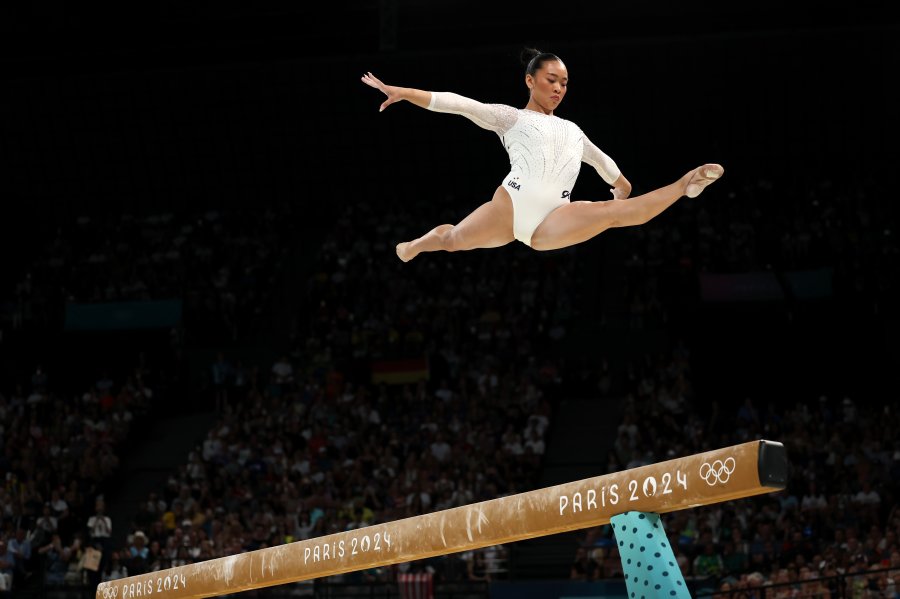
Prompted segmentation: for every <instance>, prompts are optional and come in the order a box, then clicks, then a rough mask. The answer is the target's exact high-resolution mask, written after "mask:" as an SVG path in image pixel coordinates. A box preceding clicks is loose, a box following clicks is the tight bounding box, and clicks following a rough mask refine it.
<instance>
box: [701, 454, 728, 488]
mask: <svg viewBox="0 0 900 599" xmlns="http://www.w3.org/2000/svg"><path fill="white" fill-rule="evenodd" d="M736 465H737V464H736V462H735V461H734V458H726V459H725V460H724V461H722V460H716V461H715V462H713V463H712V464H709V463H704V464H703V465H702V466H700V478H702V479H703V480H705V481H706V484H708V485H709V486H710V487H712V486H713V485H715V484H716V483H722V484H725V483H727V482H728V479H729V478H731V473H732V472H734V467H735V466H736Z"/></svg>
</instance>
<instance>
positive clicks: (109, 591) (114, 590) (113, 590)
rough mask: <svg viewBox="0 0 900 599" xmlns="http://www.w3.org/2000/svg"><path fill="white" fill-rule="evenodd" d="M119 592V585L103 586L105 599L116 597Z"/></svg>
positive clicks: (114, 598)
mask: <svg viewBox="0 0 900 599" xmlns="http://www.w3.org/2000/svg"><path fill="white" fill-rule="evenodd" d="M118 594H119V587H115V586H105V587H103V599H116V596H117V595H118Z"/></svg>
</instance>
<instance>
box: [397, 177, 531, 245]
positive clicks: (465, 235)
mask: <svg viewBox="0 0 900 599" xmlns="http://www.w3.org/2000/svg"><path fill="white" fill-rule="evenodd" d="M514 238H515V237H514V236H513V207H512V200H511V199H510V197H509V194H508V193H507V192H506V190H505V189H503V188H502V187H498V188H497V191H496V192H494V197H493V198H492V199H491V201H490V202H485V203H484V204H482V205H481V206H479V207H478V208H476V209H475V211H474V212H472V213H471V214H469V215H468V216H467V217H466V218H464V219H463V220H462V221H460V223H459V224H458V225H438V226H437V227H435V228H433V229H432V230H431V231H429V232H428V233H425V234H424V235H422V236H421V237H419V238H418V239H414V240H412V241H404V242H403V243H398V244H397V256H399V257H400V259H401V260H403V261H404V262H409V261H410V260H412V259H413V258H415V257H416V256H418V255H419V254H421V253H422V252H436V251H440V250H443V251H445V252H457V251H462V250H474V249H479V248H495V247H500V246H501V245H506V244H507V243H509V242H511V241H512V240H513V239H514Z"/></svg>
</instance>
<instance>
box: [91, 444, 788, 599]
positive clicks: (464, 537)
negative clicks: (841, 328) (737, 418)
mask: <svg viewBox="0 0 900 599" xmlns="http://www.w3.org/2000/svg"><path fill="white" fill-rule="evenodd" d="M786 483H787V455H786V453H785V450H784V446H783V445H782V444H781V443H777V442H773V441H765V440H761V441H751V442H748V443H742V444H740V445H734V446H731V447H726V448H723V449H718V450H715V451H709V452H706V453H700V454H696V455H692V456H687V457H682V458H676V459H673V460H668V461H665V462H660V463H657V464H651V465H647V466H641V467H639V468H634V469H632V470H625V471H621V472H614V473H611V474H604V475H602V476H597V477H594V478H588V479H584V480H580V481H576V482H571V483H565V484H561V485H556V486H553V487H547V488H544V489H538V490H535V491H528V492H526V493H519V494H517V495H509V496H506V497H500V498H497V499H491V500H489V501H483V502H480V503H474V504H471V505H466V506H462V507H457V508H453V509H449V510H444V511H440V512H433V513H429V514H423V515H421V516H415V517H412V518H406V519H403V520H396V521H393V522H385V523H382V524H375V525H372V526H368V527H365V528H360V529H356V530H350V531H346V532H339V533H335V534H331V535H327V536H323V537H318V538H314V539H308V540H305V541H296V542H293V543H288V544H285V545H278V546H275V547H268V548H266V549H258V550H256V551H250V552H246V553H240V554H237V555H232V556H229V557H221V558H217V559H211V560H207V561H203V562H198V563H194V564H188V565H185V566H179V567H176V568H170V569H168V570H161V571H159V572H152V573H148V574H140V575H138V576H131V577H128V578H123V579H119V580H114V581H109V582H104V583H101V584H100V585H98V586H97V594H96V597H97V599H133V598H135V597H164V598H166V599H176V598H177V599H194V598H198V597H214V596H217V595H226V594H230V593H236V592H239V591H248V590H251V589H259V588H263V587H269V586H275V585H281V584H287V583H291V582H299V581H302V580H310V579H312V578H320V577H323V576H332V575H335V574H343V573H345V572H353V571H356V570H365V569H368V568H375V567H378V566H387V565H391V564H398V563H403V562H410V561H414V560H421V559H425V558H429V557H434V556H437V555H446V554H449V553H457V552H460V551H468V550H472V549H479V548H482V547H489V546H491V545H499V544H503V543H511V542H515V541H522V540H525V539H531V538H534V537H540V536H546V535H553V534H558V533H562V532H567V531H572V530H578V529H582V528H591V527H594V526H599V525H602V524H607V523H608V522H609V521H610V518H612V517H613V516H616V515H618V514H623V513H625V512H630V511H638V512H652V513H657V514H658V513H665V512H672V511H676V510H681V509H688V508H694V507H698V506H702V505H709V504H713V503H719V502H722V501H729V500H732V499H740V498H743V497H750V496H752V495H761V494H764V493H770V492H773V491H779V490H781V489H784V487H785V485H786Z"/></svg>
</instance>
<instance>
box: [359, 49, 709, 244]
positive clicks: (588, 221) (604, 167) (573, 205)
mask: <svg viewBox="0 0 900 599" xmlns="http://www.w3.org/2000/svg"><path fill="white" fill-rule="evenodd" d="M522 62H523V63H524V64H525V65H526V66H525V85H527V86H528V89H529V99H528V103H527V104H526V105H525V108H522V109H517V108H514V107H512V106H507V105H504V104H482V103H481V102H478V101H476V100H472V99H469V98H466V97H463V96H460V95H458V94H455V93H451V92H428V91H424V90H420V89H413V88H408V87H396V86H393V85H386V84H384V83H383V82H381V81H380V80H379V79H378V78H377V77H375V75H373V74H372V73H371V72H369V73H367V74H365V75H363V77H362V81H363V83H365V84H367V85H369V86H371V87H374V88H375V89H378V90H381V91H382V92H383V93H384V94H385V95H386V96H387V99H386V100H385V101H384V102H382V104H381V107H380V110H379V112H380V111H383V110H384V109H385V108H387V107H388V106H390V105H391V104H394V103H395V102H400V101H402V100H406V101H407V102H412V103H413V104H415V105H416V106H420V107H422V108H427V109H428V110H432V111H435V112H447V113H451V114H459V115H462V116H464V117H466V118H468V119H469V120H471V121H472V122H474V123H475V124H476V125H478V126H479V127H482V128H484V129H488V130H490V131H493V132H495V133H496V134H497V135H499V136H500V139H501V141H502V142H503V145H504V147H505V148H506V151H507V152H508V153H509V162H510V172H509V174H508V175H507V176H506V177H505V178H504V179H503V182H502V184H501V185H500V186H499V187H497V190H496V191H495V192H494V196H493V198H492V199H491V200H490V201H489V202H486V203H484V204H482V205H481V206H479V207H478V208H476V209H475V211H474V212H472V213H471V214H469V215H468V216H466V217H465V218H464V219H463V220H462V221H460V222H459V223H458V224H456V225H451V224H444V225H438V226H437V227H435V228H433V229H431V230H430V231H428V232H427V233H425V234H424V235H422V236H421V237H419V238H418V239H414V240H412V241H405V242H402V243H398V244H397V256H398V257H399V258H400V259H401V260H403V261H404V262H409V261H410V260H412V259H413V258H415V257H416V256H418V255H419V254H420V253H422V252H434V251H439V250H444V251H447V252H455V251H462V250H472V249H477V248H495V247H500V246H503V245H506V244H508V243H510V242H511V241H513V240H514V239H518V240H519V241H521V242H522V243H524V244H525V245H527V246H529V247H531V248H533V249H535V250H542V251H543V250H555V249H559V248H564V247H568V246H571V245H574V244H577V243H581V242H583V241H587V240H588V239H591V238H592V237H594V236H595V235H598V234H600V233H602V232H603V231H605V230H607V229H609V228H612V227H628V226H632V225H640V224H643V223H646V222H647V221H649V220H650V219H652V218H653V217H655V216H656V215H658V214H660V213H661V212H662V211H663V210H665V209H666V208H668V207H669V206H671V205H672V204H674V203H675V201H676V200H678V199H680V198H681V197H683V196H687V197H689V198H694V197H697V196H698V195H700V192H702V191H703V189H704V188H705V187H706V186H707V185H709V184H710V183H712V182H713V181H715V180H716V179H718V178H719V177H721V176H722V174H723V173H724V172H725V171H724V169H723V168H722V166H721V165H719V164H714V163H712V164H704V165H702V166H700V167H698V168H695V169H693V170H692V171H689V172H688V173H686V174H685V175H684V176H683V177H681V178H680V179H679V180H677V181H676V182H674V183H672V184H670V185H666V186H665V187H660V188H658V189H655V190H653V191H651V192H649V193H646V194H643V195H640V196H636V197H634V198H630V199H628V196H629V195H630V194H631V183H630V182H629V181H628V179H626V178H625V176H624V175H623V174H622V173H621V171H620V170H619V168H618V166H616V163H615V162H614V161H613V160H612V159H611V158H610V157H609V156H607V155H606V154H604V153H603V151H601V150H600V149H599V148H598V147H597V146H595V145H594V144H593V143H591V141H590V140H589V139H588V138H587V136H585V134H584V132H582V130H581V129H580V128H579V127H578V126H577V125H576V124H575V123H572V122H571V121H567V120H565V119H561V118H559V117H557V116H555V115H554V111H555V110H556V108H557V107H558V106H559V105H560V103H561V102H562V100H563V98H564V97H565V95H566V88H567V86H568V83H569V73H568V71H567V70H566V65H565V64H563V62H562V60H560V59H559V57H558V56H556V55H555V54H551V53H548V52H540V51H538V50H536V49H533V48H528V49H526V50H525V51H524V52H523V54H522ZM582 162H586V163H587V164H589V165H590V166H592V167H593V168H594V169H595V170H596V171H597V173H598V174H599V175H600V177H602V178H603V180H604V181H605V182H606V183H607V184H609V185H611V186H612V189H611V192H612V196H613V199H611V200H607V201H599V202H593V201H576V202H573V201H571V193H572V187H573V186H574V185H575V179H576V178H577V177H578V172H579V170H580V169H581V163H582Z"/></svg>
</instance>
